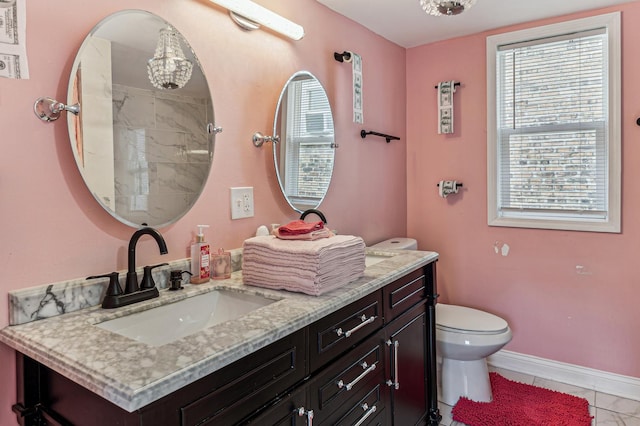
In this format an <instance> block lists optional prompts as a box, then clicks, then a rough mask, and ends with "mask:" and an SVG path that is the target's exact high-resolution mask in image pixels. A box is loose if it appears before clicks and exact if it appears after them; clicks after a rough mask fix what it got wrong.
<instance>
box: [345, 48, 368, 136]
mask: <svg viewBox="0 0 640 426" xmlns="http://www.w3.org/2000/svg"><path fill="white" fill-rule="evenodd" d="M347 62H348V61H347ZM351 62H352V63H351V68H352V71H353V122H354V123H358V124H363V123H364V111H363V106H362V58H361V57H360V55H358V54H357V53H353V52H351Z"/></svg>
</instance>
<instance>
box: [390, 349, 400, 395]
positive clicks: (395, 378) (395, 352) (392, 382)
mask: <svg viewBox="0 0 640 426" xmlns="http://www.w3.org/2000/svg"><path fill="white" fill-rule="evenodd" d="M391 345H393V380H387V386H393V387H394V388H395V389H396V390H397V389H400V381H399V380H398V346H400V342H399V341H397V340H396V341H395V342H392V341H391V339H389V340H387V346H391Z"/></svg>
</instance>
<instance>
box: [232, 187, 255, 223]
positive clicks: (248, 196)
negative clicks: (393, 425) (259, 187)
mask: <svg viewBox="0 0 640 426" xmlns="http://www.w3.org/2000/svg"><path fill="white" fill-rule="evenodd" d="M245 217H253V187H251V186H247V187H242V188H231V219H243V218H245Z"/></svg>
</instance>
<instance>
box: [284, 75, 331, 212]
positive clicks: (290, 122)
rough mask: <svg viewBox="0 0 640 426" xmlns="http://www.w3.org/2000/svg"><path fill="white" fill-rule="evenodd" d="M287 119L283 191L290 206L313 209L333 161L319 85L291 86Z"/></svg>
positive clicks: (324, 188)
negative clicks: (285, 165)
mask: <svg viewBox="0 0 640 426" xmlns="http://www.w3.org/2000/svg"><path fill="white" fill-rule="evenodd" d="M287 115H288V119H287V132H286V135H287V141H286V153H285V155H286V158H287V161H286V164H287V168H286V170H284V182H285V191H286V193H287V195H288V196H289V198H290V199H292V200H293V202H294V203H296V204H302V205H309V206H315V205H317V204H318V202H319V201H321V200H322V198H323V197H324V194H325V193H326V191H327V188H328V186H329V182H330V180H331V171H332V169H333V158H334V144H333V142H334V132H333V117H332V115H331V106H330V105H329V99H328V98H327V96H326V94H325V92H324V89H323V88H322V86H321V85H320V82H318V81H317V80H314V79H311V80H310V79H304V80H298V81H293V82H291V83H290V85H289V89H288V99H287Z"/></svg>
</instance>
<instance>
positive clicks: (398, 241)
mask: <svg viewBox="0 0 640 426" xmlns="http://www.w3.org/2000/svg"><path fill="white" fill-rule="evenodd" d="M371 248H376V249H380V250H390V249H391V250H418V242H417V241H416V240H415V239H413V238H404V237H402V238H391V239H388V240H385V241H382V242H379V243H378V244H374V245H372V246H371Z"/></svg>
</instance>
